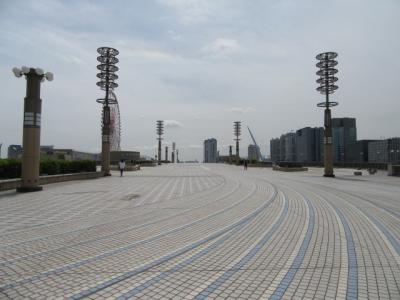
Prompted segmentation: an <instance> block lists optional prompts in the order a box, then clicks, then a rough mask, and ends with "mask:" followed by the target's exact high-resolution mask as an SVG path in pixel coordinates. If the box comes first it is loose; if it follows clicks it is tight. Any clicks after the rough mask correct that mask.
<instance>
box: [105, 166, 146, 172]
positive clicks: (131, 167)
mask: <svg viewBox="0 0 400 300" xmlns="http://www.w3.org/2000/svg"><path fill="white" fill-rule="evenodd" d="M110 169H111V170H112V171H119V166H118V165H111V167H110ZM139 170H140V165H127V166H125V169H124V171H125V172H130V171H139Z"/></svg>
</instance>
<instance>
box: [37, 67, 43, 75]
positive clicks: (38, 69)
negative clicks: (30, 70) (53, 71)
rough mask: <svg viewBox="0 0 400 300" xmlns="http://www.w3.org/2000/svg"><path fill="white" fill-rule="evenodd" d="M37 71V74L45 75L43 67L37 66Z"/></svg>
mask: <svg viewBox="0 0 400 300" xmlns="http://www.w3.org/2000/svg"><path fill="white" fill-rule="evenodd" d="M35 72H36V74H38V75H43V74H44V71H43V69H41V68H36V69H35Z"/></svg>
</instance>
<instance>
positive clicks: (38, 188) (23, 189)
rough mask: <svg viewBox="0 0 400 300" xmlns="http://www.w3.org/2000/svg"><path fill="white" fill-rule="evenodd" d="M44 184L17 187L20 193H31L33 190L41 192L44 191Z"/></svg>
mask: <svg viewBox="0 0 400 300" xmlns="http://www.w3.org/2000/svg"><path fill="white" fill-rule="evenodd" d="M42 190H43V187H42V186H28V187H22V186H21V187H17V192H18V193H31V192H39V191H42Z"/></svg>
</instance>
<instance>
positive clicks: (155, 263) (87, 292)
mask: <svg viewBox="0 0 400 300" xmlns="http://www.w3.org/2000/svg"><path fill="white" fill-rule="evenodd" d="M276 196H277V190H276V188H275V187H274V194H273V195H272V196H271V197H270V199H269V200H268V201H267V202H266V203H265V204H263V205H262V206H261V207H259V208H258V209H256V210H255V211H254V212H252V213H251V214H250V215H248V216H247V217H245V218H243V219H242V220H240V221H238V222H236V223H234V224H232V225H230V226H228V227H226V228H225V229H223V230H221V231H219V232H216V233H214V234H212V235H211V236H209V237H207V238H205V239H203V240H200V241H197V242H195V243H193V244H191V245H188V246H186V247H184V248H182V249H179V250H177V251H175V252H172V253H170V254H168V255H166V256H163V257H161V258H159V259H157V260H155V261H153V262H151V263H149V264H146V265H144V266H142V267H140V268H138V269H135V270H132V271H129V272H127V273H125V274H122V275H120V276H117V277H115V278H113V279H110V280H108V281H105V282H103V283H102V284H100V285H97V286H95V287H92V288H90V289H87V290H85V291H81V292H79V293H77V294H75V295H73V296H71V297H70V298H68V299H73V300H76V299H81V298H84V297H88V296H90V295H92V294H94V293H96V292H99V291H101V290H103V289H105V288H107V287H109V286H112V285H114V284H117V283H119V282H121V281H123V280H126V279H128V278H131V277H133V276H135V275H138V274H140V273H143V272H145V271H147V270H149V269H151V268H154V267H156V266H158V265H160V264H163V263H165V262H167V261H169V260H171V259H173V258H175V257H178V256H180V255H182V254H184V253H186V252H188V251H191V250H193V249H194V248H196V247H198V246H201V245H202V244H205V243H207V242H209V241H211V240H213V239H216V238H218V237H220V236H222V235H223V234H225V233H227V232H229V231H231V230H233V229H235V228H236V227H237V226H241V225H242V224H243V223H246V222H248V221H250V220H252V219H254V218H255V217H256V216H257V215H259V214H260V213H261V212H262V211H263V210H264V209H265V208H266V207H267V206H268V205H270V203H272V202H273V201H274V200H275V199H276Z"/></svg>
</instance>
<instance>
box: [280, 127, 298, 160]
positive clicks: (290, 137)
mask: <svg viewBox="0 0 400 300" xmlns="http://www.w3.org/2000/svg"><path fill="white" fill-rule="evenodd" d="M281 139H282V137H281ZM283 139H284V145H285V148H284V149H285V152H284V153H285V156H284V159H283V160H282V157H281V160H282V161H296V134H295V133H294V132H289V133H286V134H285V135H283Z"/></svg>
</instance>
